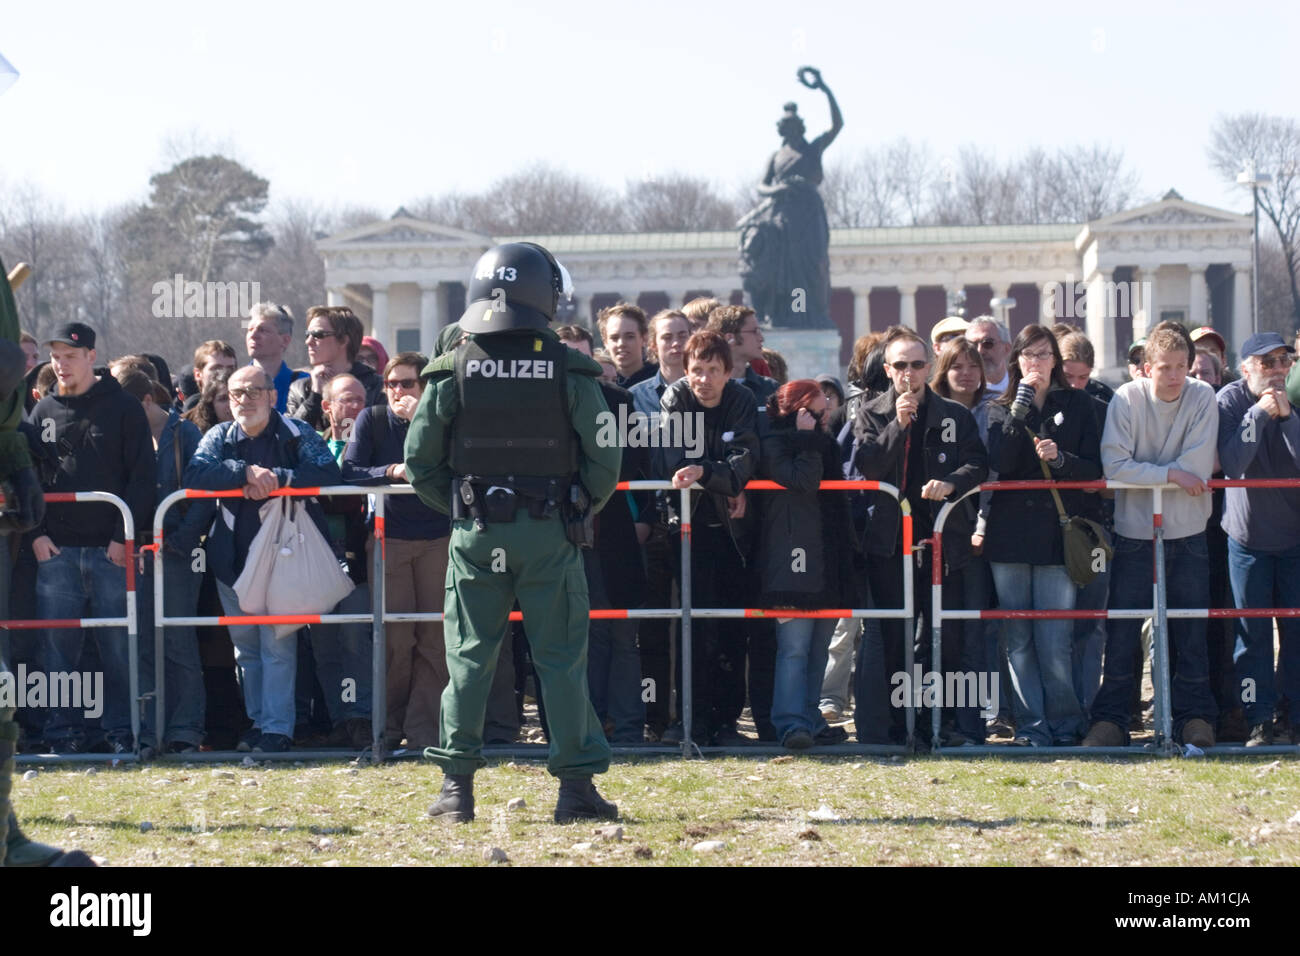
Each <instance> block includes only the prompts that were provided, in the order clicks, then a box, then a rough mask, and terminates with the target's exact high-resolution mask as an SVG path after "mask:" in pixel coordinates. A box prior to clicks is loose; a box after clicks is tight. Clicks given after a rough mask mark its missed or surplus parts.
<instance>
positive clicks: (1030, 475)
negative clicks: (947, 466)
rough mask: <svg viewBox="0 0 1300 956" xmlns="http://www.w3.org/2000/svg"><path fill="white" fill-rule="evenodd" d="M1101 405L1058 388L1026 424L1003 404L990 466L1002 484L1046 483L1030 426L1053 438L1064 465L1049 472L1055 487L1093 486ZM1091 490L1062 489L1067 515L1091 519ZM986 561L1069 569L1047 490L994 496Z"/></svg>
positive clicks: (996, 416)
mask: <svg viewBox="0 0 1300 956" xmlns="http://www.w3.org/2000/svg"><path fill="white" fill-rule="evenodd" d="M1096 408H1097V400H1096V399H1094V398H1093V397H1092V396H1091V395H1089V394H1088V393H1087V392H1085V391H1083V390H1082V389H1077V388H1061V387H1059V386H1056V387H1054V388H1051V389H1049V390H1048V392H1047V396H1046V398H1045V400H1044V402H1043V408H1042V410H1041V411H1040V410H1039V409H1038V408H1036V407H1034V406H1030V409H1029V414H1028V415H1027V416H1026V417H1025V424H1024V425H1022V424H1021V423H1020V422H1018V421H1016V420H1015V419H1014V418H1012V416H1011V408H1010V406H1008V405H1004V404H1002V403H1001V402H994V403H993V404H992V405H990V406H989V460H990V464H991V467H992V468H993V470H994V471H996V472H997V473H998V480H999V481H1023V480H1026V479H1029V480H1034V479H1037V480H1040V481H1041V480H1044V479H1043V468H1042V465H1040V464H1039V462H1040V461H1041V459H1040V458H1039V457H1038V453H1037V452H1036V451H1034V440H1033V437H1032V436H1031V435H1030V434H1029V432H1028V431H1027V430H1026V429H1025V425H1027V426H1028V427H1029V428H1031V429H1033V430H1034V432H1035V433H1037V434H1039V435H1043V436H1045V437H1047V438H1050V439H1051V440H1052V441H1054V442H1056V445H1057V448H1059V449H1060V452H1061V458H1062V459H1063V461H1062V462H1061V463H1060V467H1056V468H1051V469H1050V471H1051V475H1052V479H1053V480H1055V481H1093V480H1096V479H1098V478H1100V477H1101V428H1100V427H1099V425H1098V422H1097V411H1096ZM1085 494H1086V493H1085V492H1083V491H1062V492H1061V502H1062V503H1063V504H1064V505H1065V512H1066V514H1068V515H1071V516H1073V515H1079V514H1083V513H1085V512H1086V513H1087V514H1088V515H1090V516H1091V515H1092V514H1093V512H1094V511H1095V509H1096V502H1095V501H1089V502H1087V503H1086V504H1085V500H1084V498H1085ZM984 556H985V557H987V558H988V559H989V560H990V561H995V562H1003V563H1007V564H1036V565H1050V564H1064V563H1065V553H1064V548H1063V545H1062V542H1061V522H1060V516H1059V515H1058V513H1057V510H1056V503H1055V501H1054V500H1053V499H1052V495H1051V494H1050V493H1048V492H1046V491H995V492H994V493H993V500H992V503H991V504H990V505H989V520H988V527H987V528H986V529H985V533H984Z"/></svg>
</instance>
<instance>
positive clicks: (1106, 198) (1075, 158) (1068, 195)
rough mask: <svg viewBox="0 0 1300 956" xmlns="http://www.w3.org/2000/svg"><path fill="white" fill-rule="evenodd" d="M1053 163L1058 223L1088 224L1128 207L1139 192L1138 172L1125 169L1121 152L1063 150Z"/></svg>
mask: <svg viewBox="0 0 1300 956" xmlns="http://www.w3.org/2000/svg"><path fill="white" fill-rule="evenodd" d="M1056 164H1057V166H1058V171H1057V176H1058V178H1059V187H1058V188H1059V190H1060V195H1061V198H1062V205H1063V208H1061V209H1060V210H1059V214H1060V216H1061V219H1060V220H1059V221H1061V222H1088V221H1090V220H1093V219H1100V218H1101V217H1102V216H1109V215H1111V214H1112V213H1116V212H1119V211H1120V210H1121V209H1125V208H1127V207H1129V206H1131V205H1132V204H1133V202H1134V199H1135V197H1136V195H1137V191H1138V177H1137V173H1136V172H1133V171H1132V170H1126V169H1125V168H1124V152H1123V150H1117V149H1112V148H1111V147H1109V146H1099V145H1093V146H1091V147H1089V148H1087V149H1083V148H1074V149H1071V148H1068V147H1062V148H1061V149H1059V150H1057V153H1056Z"/></svg>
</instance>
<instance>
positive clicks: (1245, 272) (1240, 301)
mask: <svg viewBox="0 0 1300 956" xmlns="http://www.w3.org/2000/svg"><path fill="white" fill-rule="evenodd" d="M1250 295H1251V289H1250V266H1233V267H1232V341H1231V342H1229V343H1228V350H1229V351H1230V352H1233V353H1234V354H1235V353H1236V351H1237V349H1239V348H1241V346H1242V344H1243V343H1244V342H1245V341H1246V339H1248V338H1250V332H1251V329H1252V327H1253V325H1254V317H1253V316H1252V315H1251V308H1250V305H1251V303H1250Z"/></svg>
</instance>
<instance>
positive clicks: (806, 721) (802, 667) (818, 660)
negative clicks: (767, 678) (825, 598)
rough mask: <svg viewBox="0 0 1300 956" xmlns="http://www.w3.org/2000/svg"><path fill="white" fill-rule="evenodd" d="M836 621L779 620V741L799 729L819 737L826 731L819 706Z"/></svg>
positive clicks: (775, 701)
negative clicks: (819, 734)
mask: <svg viewBox="0 0 1300 956" xmlns="http://www.w3.org/2000/svg"><path fill="white" fill-rule="evenodd" d="M838 623H839V621H837V620H836V619H835V618H825V619H819V618H808V617H805V618H793V619H791V620H788V621H780V620H778V621H777V625H776V680H775V683H774V685H773V689H772V726H773V727H775V728H776V738H777V740H785V738H786V736H787V735H788V734H790V733H791V732H793V731H796V730H805V731H807V732H808V733H810V734H813V735H816V734H818V733H820V732H821V731H823V730H825V729H826V726H827V725H826V719H825V718H824V717H822V712H821V708H820V706H819V704H820V701H821V692H822V678H823V677H824V676H825V674H826V658H827V657H828V656H829V655H830V648H831V635H832V634H834V633H835V625H836V624H838Z"/></svg>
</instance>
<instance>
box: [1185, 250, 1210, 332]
mask: <svg viewBox="0 0 1300 956" xmlns="http://www.w3.org/2000/svg"><path fill="white" fill-rule="evenodd" d="M1187 273H1188V280H1187V281H1188V287H1187V293H1188V298H1187V311H1188V316H1187V317H1188V319H1189V320H1191V324H1192V328H1194V329H1198V328H1200V327H1201V326H1202V325H1206V324H1208V322H1209V310H1208V297H1209V289H1208V288H1207V287H1206V285H1205V263H1203V262H1198V263H1188V264H1187Z"/></svg>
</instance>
